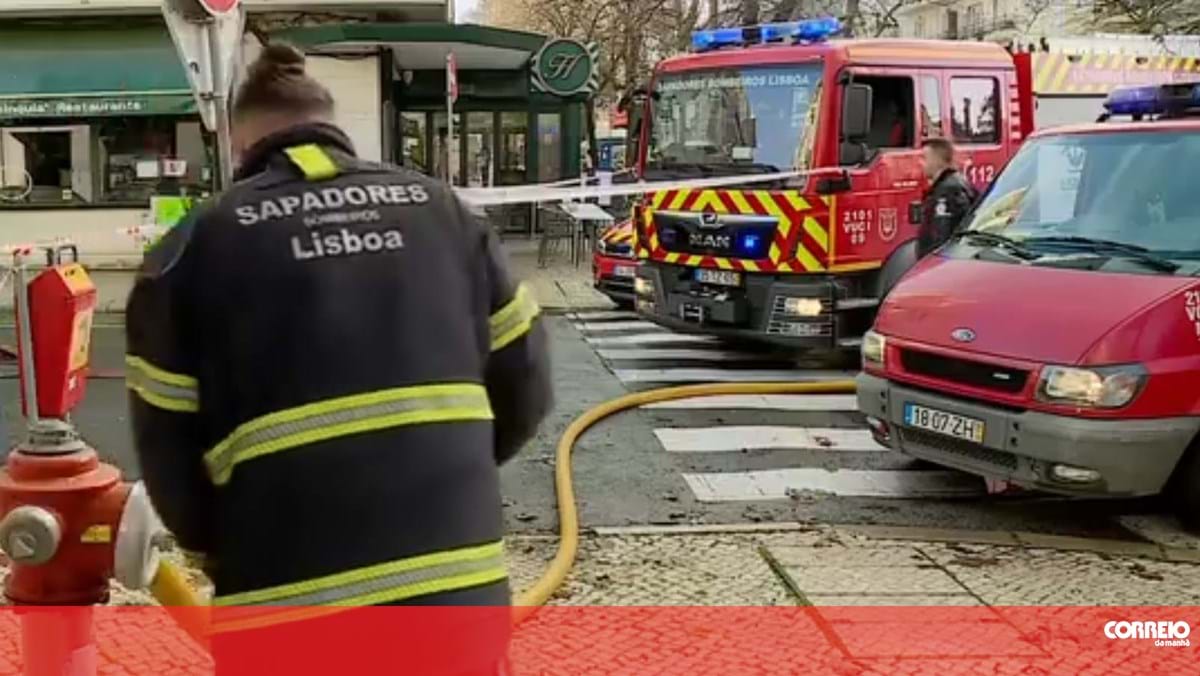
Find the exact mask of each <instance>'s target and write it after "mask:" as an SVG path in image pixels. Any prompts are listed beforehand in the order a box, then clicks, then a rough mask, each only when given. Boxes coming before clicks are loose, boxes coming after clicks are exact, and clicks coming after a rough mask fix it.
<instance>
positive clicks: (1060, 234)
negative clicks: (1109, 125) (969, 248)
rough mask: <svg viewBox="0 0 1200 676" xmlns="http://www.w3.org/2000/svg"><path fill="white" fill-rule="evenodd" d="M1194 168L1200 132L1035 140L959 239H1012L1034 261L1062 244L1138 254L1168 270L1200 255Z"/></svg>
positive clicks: (1199, 156) (1199, 164) (1075, 249)
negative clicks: (1175, 262) (986, 234)
mask: <svg viewBox="0 0 1200 676" xmlns="http://www.w3.org/2000/svg"><path fill="white" fill-rule="evenodd" d="M1196 168H1200V132H1193V131H1178V130H1171V131H1166V130H1164V131H1149V132H1137V133H1128V132H1126V133H1119V132H1116V131H1114V132H1104V133H1087V134H1064V135H1062V136H1054V137H1048V138H1043V139H1036V140H1033V141H1031V142H1030V143H1028V144H1027V145H1026V146H1025V147H1024V148H1022V149H1021V151H1020V152H1019V153H1017V155H1016V157H1014V158H1013V160H1012V162H1011V163H1010V164H1009V166H1008V167H1007V168H1006V169H1005V170H1004V171H1003V172H1002V173H1001V175H1000V176H999V177H998V178H997V180H996V182H995V183H994V184H993V185H992V186H991V188H990V189H989V190H988V193H987V195H986V196H985V198H984V199H983V201H982V202H981V203H980V204H979V206H978V207H977V208H976V209H975V211H974V213H973V215H972V217H971V220H970V223H969V224H968V225H967V227H966V231H965V232H964V233H962V235H963V236H964V238H965V239H968V240H974V241H981V242H986V241H992V242H993V243H995V242H1001V243H1003V242H1007V243H1008V245H1009V248H1010V249H1011V248H1013V247H1016V246H1018V245H1019V251H1020V253H1021V254H1022V256H1023V257H1025V258H1028V259H1032V260H1035V261H1036V259H1037V258H1041V257H1046V256H1049V255H1051V254H1055V253H1063V252H1064V251H1063V249H1066V250H1067V251H1066V252H1067V253H1076V254H1078V253H1088V254H1096V255H1108V256H1112V257H1122V256H1124V257H1127V258H1136V259H1139V260H1141V262H1143V263H1149V264H1150V267H1157V268H1158V269H1159V271H1161V272H1172V271H1173V270H1172V269H1171V266H1172V263H1171V262H1170V261H1196V260H1200V190H1198V189H1197V188H1196V180H1195V177H1194V175H1193V173H1192V171H1193V170H1194V169H1196ZM974 233H988V234H989V235H1000V236H1002V237H991V238H989V237H987V236H985V235H978V236H975V235H974ZM1122 252H1124V253H1122ZM1164 260H1165V261H1167V262H1166V263H1164V262H1163V261H1164ZM1155 261H1157V262H1155ZM1178 267H1180V266H1179V265H1178V264H1175V268H1178ZM1189 267H1191V266H1189Z"/></svg>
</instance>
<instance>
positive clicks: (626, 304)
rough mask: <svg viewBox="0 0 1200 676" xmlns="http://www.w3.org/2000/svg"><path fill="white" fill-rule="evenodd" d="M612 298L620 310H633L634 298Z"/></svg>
mask: <svg viewBox="0 0 1200 676" xmlns="http://www.w3.org/2000/svg"><path fill="white" fill-rule="evenodd" d="M610 300H611V301H612V302H613V304H614V305H616V306H617V309H618V310H626V311H632V310H633V299H632V298H611V299H610Z"/></svg>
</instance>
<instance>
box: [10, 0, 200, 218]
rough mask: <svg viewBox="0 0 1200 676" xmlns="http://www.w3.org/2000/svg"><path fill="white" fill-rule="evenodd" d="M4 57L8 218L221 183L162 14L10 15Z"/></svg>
mask: <svg viewBox="0 0 1200 676" xmlns="http://www.w3.org/2000/svg"><path fill="white" fill-rule="evenodd" d="M0 64H3V68H2V69H0V220H3V218H4V217H3V211H4V210H25V209H39V210H44V209H105V208H107V209H121V208H141V209H146V208H147V207H148V206H149V204H150V200H151V198H153V197H155V196H182V197H202V196H204V195H207V194H208V193H210V192H211V191H212V188H213V176H214V162H213V159H214V158H213V154H212V147H213V144H212V143H211V140H210V139H209V138H208V134H207V133H206V132H205V131H204V130H203V128H202V125H201V123H200V120H199V117H198V116H197V115H196V109H195V103H194V100H193V98H192V94H191V90H190V88H189V85H188V80H187V76H186V74H185V73H184V70H183V66H182V65H181V64H180V61H179V58H178V57H177V56H176V54H175V49H174V46H173V45H172V43H171V38H170V35H169V33H168V32H167V30H166V27H165V26H164V25H163V24H162V22H161V21H158V20H157V19H150V18H127V19H125V20H122V21H120V22H119V23H118V22H117V21H115V20H109V21H76V22H64V21H61V20H59V21H55V22H32V21H30V22H16V21H13V22H4V23H0ZM130 225H135V224H132V223H131V224H130Z"/></svg>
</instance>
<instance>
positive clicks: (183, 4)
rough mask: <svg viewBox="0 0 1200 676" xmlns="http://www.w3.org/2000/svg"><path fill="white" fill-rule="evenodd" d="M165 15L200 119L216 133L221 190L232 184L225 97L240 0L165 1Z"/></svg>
mask: <svg viewBox="0 0 1200 676" xmlns="http://www.w3.org/2000/svg"><path fill="white" fill-rule="evenodd" d="M162 12H163V18H164V19H166V22H167V28H168V29H170V31H171V39H172V40H174V42H175V49H176V51H178V53H179V57H180V59H181V60H182V61H183V65H184V70H185V71H186V72H187V77H188V81H189V82H190V83H191V85H192V93H193V94H195V96H196V107H197V108H198V109H199V111H200V119H201V120H202V121H203V122H204V126H205V127H207V128H208V130H209V131H211V132H214V133H215V134H216V136H217V163H218V166H219V169H220V184H219V188H220V189H225V188H227V187H229V185H230V184H231V183H233V148H232V142H231V138H230V130H229V99H230V96H231V92H232V90H233V79H234V74H235V72H236V69H237V65H238V63H239V56H240V54H241V45H242V35H243V33H244V31H245V27H246V13H245V10H244V9H243V8H242V7H241V4H240V2H239V0H163V6H162Z"/></svg>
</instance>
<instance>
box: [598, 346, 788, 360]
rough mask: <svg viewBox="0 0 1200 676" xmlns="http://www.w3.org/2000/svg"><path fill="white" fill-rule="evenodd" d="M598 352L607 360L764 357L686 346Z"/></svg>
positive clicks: (745, 358) (614, 349)
mask: <svg viewBox="0 0 1200 676" xmlns="http://www.w3.org/2000/svg"><path fill="white" fill-rule="evenodd" d="M596 354H598V355H600V358H601V359H605V360H607V361H639V360H648V361H664V360H672V361H719V362H731V361H741V362H745V361H762V360H764V359H768V358H769V357H763V356H762V355H757V354H754V353H751V352H739V351H736V350H721V349H716V350H703V349H696V348H686V347H652V348H637V347H633V348H600V349H598V350H596Z"/></svg>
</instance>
